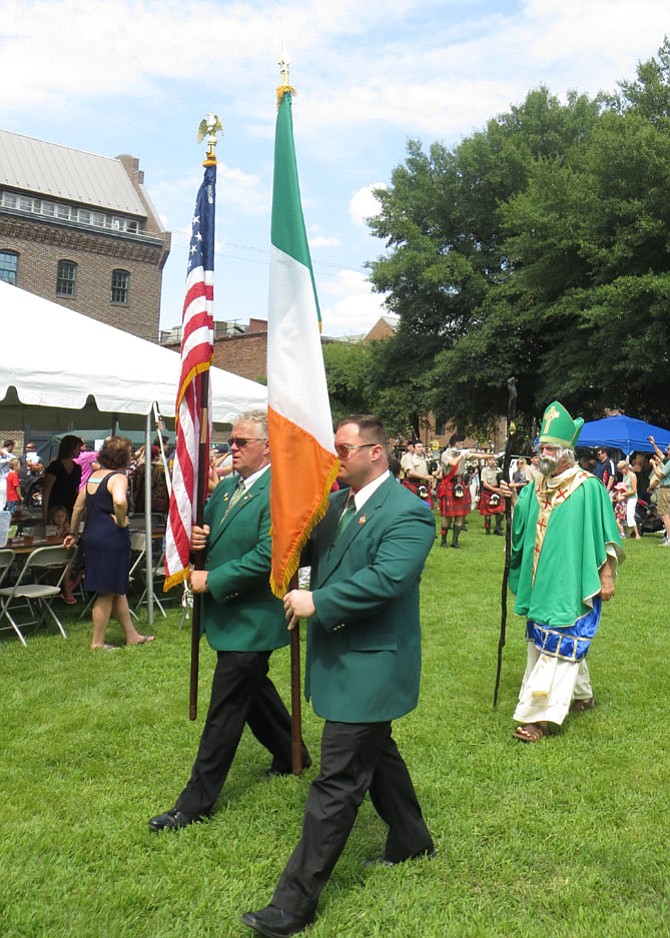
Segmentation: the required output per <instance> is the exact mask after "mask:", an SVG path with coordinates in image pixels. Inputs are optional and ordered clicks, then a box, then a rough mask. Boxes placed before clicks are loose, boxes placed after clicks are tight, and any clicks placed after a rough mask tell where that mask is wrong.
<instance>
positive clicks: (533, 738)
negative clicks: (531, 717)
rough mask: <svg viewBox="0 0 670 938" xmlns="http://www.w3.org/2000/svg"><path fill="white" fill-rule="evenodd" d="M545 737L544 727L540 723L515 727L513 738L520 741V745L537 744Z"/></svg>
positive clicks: (545, 729)
mask: <svg viewBox="0 0 670 938" xmlns="http://www.w3.org/2000/svg"><path fill="white" fill-rule="evenodd" d="M546 735H547V728H546V726H542V724H541V723H526V725H525V726H517V728H516V732H515V733H514V738H515V739H519V740H521V742H522V743H539V741H540V740H541V739H544V737H545V736H546Z"/></svg>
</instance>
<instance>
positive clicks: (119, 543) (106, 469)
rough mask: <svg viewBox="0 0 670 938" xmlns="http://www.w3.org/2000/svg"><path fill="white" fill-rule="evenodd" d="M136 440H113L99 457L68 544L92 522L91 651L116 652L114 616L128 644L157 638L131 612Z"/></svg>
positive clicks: (87, 533)
mask: <svg viewBox="0 0 670 938" xmlns="http://www.w3.org/2000/svg"><path fill="white" fill-rule="evenodd" d="M131 453H132V450H131V443H130V440H128V439H126V437H122V436H112V437H109V438H108V439H107V440H105V442H104V443H103V445H102V448H101V450H100V452H99V453H98V460H97V461H98V463H99V465H100V468H99V469H96V471H95V472H93V473H91V475H90V477H89V479H88V482H87V483H86V485H85V486H84V487H83V488H82V490H81V492H80V493H79V495H78V497H77V501H76V502H75V506H74V511H73V512H72V532H73V533H72V534H69V535H68V536H67V537H66V538H65V541H64V544H65V546H66V547H70V546H71V545H72V544H73V543H74V541H75V538H76V535H77V532H78V531H79V526H80V523H81V521H82V520H83V519H84V517H85V519H86V525H85V528H84V533H83V534H82V543H83V545H84V587H85V589H86V592H87V593H95V594H96V597H95V601H94V603H93V608H92V616H93V638H92V640H91V648H92V649H97V648H104V649H112V648H115V647H117V646H114V645H108V644H106V642H105V632H106V631H107V626H108V625H109V620H110V618H111V616H112V615H113V616H114V618H115V619H116V621H117V622H118V623H119V625H120V626H121V628H122V629H123V632H124V635H125V640H126V645H143V644H145V643H146V642H151V641H153V640H154V637H155V636H153V635H141V634H140V633H139V632H138V631H137V629H136V628H135V626H134V625H133V621H132V619H131V617H130V609H129V608H128V584H129V581H128V571H129V570H130V531H129V529H128V478H127V476H126V469H127V468H128V465H129V464H130V459H131Z"/></svg>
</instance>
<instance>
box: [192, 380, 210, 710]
mask: <svg viewBox="0 0 670 938" xmlns="http://www.w3.org/2000/svg"><path fill="white" fill-rule="evenodd" d="M199 379H200V382H201V383H200V395H201V396H200V400H201V401H202V405H201V407H200V440H199V441H198V482H197V498H196V505H195V523H196V525H197V526H198V527H200V528H201V527H202V526H203V524H204V517H205V494H206V492H207V480H208V477H209V452H208V439H207V437H208V432H207V428H208V426H209V371H203V372H202V374H201V375H200V376H199ZM193 567H194V569H195V570H203V569H204V567H205V551H204V550H199V551H197V552H196V553H195V554H194V557H193ZM201 608H202V601H201V598H200V596H199V595H194V596H193V612H192V616H191V678H190V684H189V694H188V716H189V719H190V720H195V718H196V717H197V715H198V667H199V663H200V610H201Z"/></svg>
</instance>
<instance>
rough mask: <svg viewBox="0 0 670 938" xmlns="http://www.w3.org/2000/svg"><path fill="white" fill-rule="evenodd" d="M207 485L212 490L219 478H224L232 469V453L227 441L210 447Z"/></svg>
mask: <svg viewBox="0 0 670 938" xmlns="http://www.w3.org/2000/svg"><path fill="white" fill-rule="evenodd" d="M209 459H210V469H209V485H208V489H209V491H210V492H213V491H214V489H215V488H216V487H217V485H218V484H219V482H220V481H221V479H225V478H226V476H229V475H230V474H231V473H232V471H233V454H232V453H231V452H230V450H229V449H228V444H227V443H222V444H219V445H218V446H214V447H212V451H211V453H210V457H209Z"/></svg>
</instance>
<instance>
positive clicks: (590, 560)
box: [509, 468, 624, 628]
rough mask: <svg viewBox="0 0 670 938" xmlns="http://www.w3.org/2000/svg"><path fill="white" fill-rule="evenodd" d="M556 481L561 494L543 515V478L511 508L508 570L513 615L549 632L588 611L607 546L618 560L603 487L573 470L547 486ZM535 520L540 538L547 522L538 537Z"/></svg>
mask: <svg viewBox="0 0 670 938" xmlns="http://www.w3.org/2000/svg"><path fill="white" fill-rule="evenodd" d="M559 480H564V482H563V483H561V484H562V485H563V490H564V491H563V493H562V494H561V495H559V496H558V497H556V496H554V499H553V508H552V509H551V511H549V512H548V513H547V511H546V506H547V488H546V484H547V480H545V479H541V480H538V481H537V482H536V484H535V485H527V486H525V487H524V488H523V489H522V490H521V493H520V495H519V500H518V502H517V504H516V507H515V509H514V519H513V526H512V558H511V563H510V572H509V586H510V589H511V590H512V592H513V593H515V594H516V602H515V604H514V611H515V612H516V613H517V615H522V616H527V617H528V618H529V619H533V620H534V621H536V622H539V623H542V624H543V625H550V626H553V627H554V628H562V627H566V626H570V625H573V624H574V622H575V621H576V620H577V619H578V618H580V616H583V615H586V613H588V612H589V610H590V609H591V606H592V599H593V597H594V596H596V595H597V594H598V593H599V592H600V577H599V573H598V571H599V570H600V567H602V565H603V564H604V563H605V561H606V560H607V555H608V545H609V553H610V554H611V555H613V556H614V557H615V560H616V563H618V562H619V561H620V560H623V559H624V555H623V552H622V550H621V541H620V539H619V532H618V530H617V526H616V521H615V520H614V511H613V509H612V503H611V502H610V499H609V495H608V494H607V491H606V489H605V486H604V485H603V484H602V483H601V482H600V481H599V480H598V479H596V477H595V476H592V475H590V474H589V473H585V472H583V470H581V469H578V468H574V469H568V470H566V472H564V473H562V474H561V475H560V476H558V477H556V480H552V482H553V483H554V484H555V483H556V482H559ZM541 506H543V507H544V511H542V512H541ZM538 519H540V528H539V531H540V535H541V531H542V522H543V520H546V521H547V524H546V528H544V532H545V533H544V538H543V539H542V538H541V536H538ZM538 548H539V553H538V558H537V563H536V566H535V571H534V572H533V558H534V554H535V553H536V552H537V549H538ZM616 563H615V570H614V572H616Z"/></svg>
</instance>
